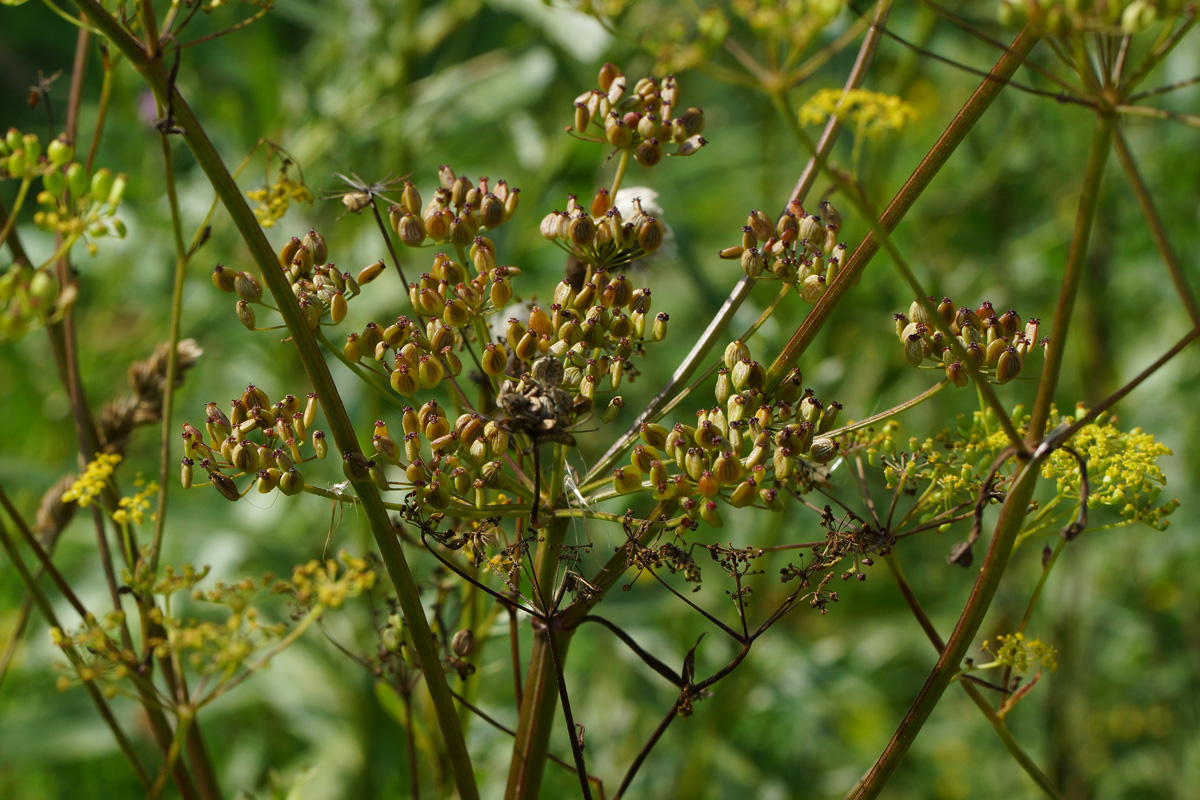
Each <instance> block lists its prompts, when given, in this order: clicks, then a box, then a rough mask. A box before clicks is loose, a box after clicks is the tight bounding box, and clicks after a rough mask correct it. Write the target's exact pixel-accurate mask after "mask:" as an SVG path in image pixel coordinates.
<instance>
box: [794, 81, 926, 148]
mask: <svg viewBox="0 0 1200 800" xmlns="http://www.w3.org/2000/svg"><path fill="white" fill-rule="evenodd" d="M832 116H837V117H841V119H842V120H843V121H844V122H847V123H849V124H850V125H853V126H854V129H855V131H856V132H857V133H860V134H863V135H865V136H866V137H867V138H869V139H878V138H879V137H880V136H882V135H883V134H884V133H887V132H888V131H899V130H901V129H903V128H904V126H905V125H907V124H908V123H910V122H914V121H916V119H917V110H916V109H915V108H913V107H912V106H911V105H909V104H908V103H906V102H904V101H903V100H901V99H900V98H899V97H897V96H895V95H890V94H882V93H880V92H872V91H870V90H867V89H851V90H850V91H848V92H846V93H845V94H844V95H843V93H842V90H841V89H821V90H820V91H819V92H817V93H816V94H815V95H813V96H812V97H810V98H809V99H808V102H806V103H805V104H804V105H803V106H802V107H801V108H800V124H801V125H824V124H825V122H826V120H828V119H829V118H830V117H832Z"/></svg>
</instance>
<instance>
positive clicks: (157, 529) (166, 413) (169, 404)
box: [150, 136, 188, 573]
mask: <svg viewBox="0 0 1200 800" xmlns="http://www.w3.org/2000/svg"><path fill="white" fill-rule="evenodd" d="M159 139H160V140H161V143H162V154H163V180H164V182H165V184H166V189H167V205H168V207H169V208H170V210H171V232H172V234H173V235H174V240H175V279H174V285H173V287H172V289H171V322H170V329H169V333H168V334H167V343H168V346H169V349H168V352H167V372H166V375H165V376H164V378H163V398H162V438H161V440H160V442H159V454H158V458H159V473H158V509H157V513H156V514H155V519H154V534H153V537H152V538H151V542H152V544H151V549H150V571H151V572H152V573H157V572H158V558H159V554H160V553H161V551H162V538H163V532H164V531H165V530H166V520H167V493H168V489H169V487H170V485H171V483H172V482H171V481H170V480H169V479H168V476H167V469H168V466H169V464H170V461H171V441H172V439H173V438H174V437H173V429H172V427H171V415H172V414H173V413H174V410H175V376H176V375H177V374H178V371H179V351H178V347H179V327H180V323H181V321H182V318H183V282H184V278H185V277H186V276H187V266H188V252H187V249H186V248H185V246H184V244H183V219H182V217H181V216H180V214H179V194H178V192H177V191H176V186H175V165H174V163H173V161H172V158H171V143H170V141H169V140H168V138H167V137H166V136H160V137H159Z"/></svg>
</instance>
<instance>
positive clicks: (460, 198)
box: [388, 164, 521, 247]
mask: <svg viewBox="0 0 1200 800" xmlns="http://www.w3.org/2000/svg"><path fill="white" fill-rule="evenodd" d="M438 181H439V183H440V186H439V187H438V189H437V191H435V192H434V195H433V199H432V200H430V201H429V203H428V204H426V205H424V206H422V205H421V193H420V192H419V191H418V190H417V187H416V185H415V184H414V183H413V182H412V181H405V183H404V187H403V189H402V190H401V194H400V202H399V203H395V204H393V205H392V206H391V207H389V208H388V218H389V219H390V220H391V223H392V229H393V230H395V231H396V235H397V236H399V237H400V241H402V242H404V243H405V244H406V245H408V246H409V247H420V246H421V245H422V244H424V243H425V242H426V240H428V241H430V242H433V243H434V244H441V243H444V242H449V243H450V244H453V245H455V246H456V247H466V246H467V245H468V244H470V243H471V241H472V240H473V239H474V238H475V237H476V236H478V235H479V234H481V233H483V232H484V231H492V230H495V229H496V228H498V227H499V226H500V225H502V224H504V223H505V222H507V221H508V220H509V219H510V218H511V217H512V215H513V212H514V211H516V209H517V203H518V201H519V198H520V194H521V190H520V189H514V188H509V186H508V183H507V182H505V181H497V182H496V185H495V187H494V188H489V187H488V179H487V178H486V177H481V178H480V179H479V180H478V182H472V181H471V180H469V179H468V178H465V177H462V176H458V177H456V176H455V174H454V170H452V169H451V168H450V167H448V166H446V165H445V164H443V165H442V166H441V167H440V168H439V169H438Z"/></svg>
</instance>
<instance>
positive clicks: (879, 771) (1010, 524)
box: [852, 458, 1041, 800]
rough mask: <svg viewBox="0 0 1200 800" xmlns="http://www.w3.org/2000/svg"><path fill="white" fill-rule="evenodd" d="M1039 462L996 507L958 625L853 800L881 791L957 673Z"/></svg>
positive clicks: (997, 579) (996, 579)
mask: <svg viewBox="0 0 1200 800" xmlns="http://www.w3.org/2000/svg"><path fill="white" fill-rule="evenodd" d="M1040 465H1041V460H1040V459H1039V458H1034V459H1030V460H1029V462H1028V463H1027V464H1026V465H1025V468H1024V470H1023V471H1022V472H1021V474H1020V476H1019V477H1018V478H1017V480H1016V482H1015V483H1014V485H1013V487H1012V489H1011V490H1010V491H1009V492H1008V496H1007V497H1006V498H1005V501H1004V505H1003V506H1002V507H1001V509H1000V518H999V519H998V520H997V521H996V528H995V532H994V533H993V534H992V542H991V545H990V546H989V547H988V552H987V557H986V558H985V559H984V562H983V566H982V568H981V569H980V570H979V577H978V578H976V580H975V585H974V586H973V587H972V588H971V595H970V597H969V598H968V599H967V604H966V606H965V607H964V608H963V611H962V615H961V616H960V617H959V619H958V624H956V625H955V626H954V632H953V633H951V634H950V640H949V641H948V642H947V643H946V646H945V647H944V648H943V649H942V652H941V655H940V656H939V658H938V660H937V663H936V665H935V666H934V668H933V671H932V672H930V674H929V677H928V678H927V679H926V680H925V685H924V686H922V687H921V691H920V692H919V693H918V694H917V699H916V700H914V701H913V704H912V706H911V707H910V708H909V710H908V713H907V714H905V716H904V720H903V721H902V722H901V723H900V727H899V728H897V729H896V732H895V734H893V735H892V738H891V741H889V742H888V744H887V746H886V747H885V748H884V750H883V752H882V753H881V754H880V756H879V758H878V759H877V760H876V761H875V763H874V764H873V765H872V766H871V769H870V771H868V772H867V774H866V775H865V776H864V777H863V779H862V781H861V782H860V783H859V785H858V786H857V787H856V788H855V790H854V791H853V794H852V796H853V797H854V799H855V800H868V798H873V797H878V796H879V793H880V792H881V791H883V787H884V786H885V785H886V784H887V782H888V780H889V779H890V778H891V776H892V773H894V772H895V771H896V768H897V767H898V766H899V765H900V761H901V760H902V759H903V758H904V755H905V753H907V752H908V748H909V747H910V746H911V745H912V743H913V741H914V740H915V739H916V737H917V734H918V733H919V732H920V730H921V727H922V726H923V725H924V724H925V721H926V720H927V719H928V718H929V714H930V713H931V712H932V711H933V708H934V706H935V705H937V703H938V701H939V700H941V697H942V694H943V693H945V691H946V687H948V686H949V685H950V682H951V681H952V680H953V679H954V677H955V675H957V674H958V669H959V665H960V664H961V663H962V660H963V657H964V656H965V655H966V654H967V650H968V649H969V648H970V646H971V642H972V640H973V639H974V637H975V634H976V633H977V632H978V630H979V626H980V625H981V624H982V623H983V618H984V615H986V614H987V611H988V608H989V607H990V606H991V602H992V598H993V597H995V595H996V589H997V588H998V587H999V585H1000V578H1001V576H1003V574H1004V569H1005V567H1007V566H1008V558H1009V556H1010V555H1011V553H1012V547H1013V543H1014V542H1015V541H1016V538H1017V533H1019V532H1020V530H1021V525H1022V523H1023V522H1024V520H1025V515H1026V514H1027V513H1028V507H1029V501H1030V500H1031V499H1032V498H1033V490H1034V487H1035V486H1036V485H1037V480H1038V469H1039V467H1040Z"/></svg>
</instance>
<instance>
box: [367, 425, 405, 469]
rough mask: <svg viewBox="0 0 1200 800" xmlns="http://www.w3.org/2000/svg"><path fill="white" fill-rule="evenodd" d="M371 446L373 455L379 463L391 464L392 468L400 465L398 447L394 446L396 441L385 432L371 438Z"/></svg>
mask: <svg viewBox="0 0 1200 800" xmlns="http://www.w3.org/2000/svg"><path fill="white" fill-rule="evenodd" d="M371 444H372V445H373V446H374V448H375V455H376V457H377V458H378V459H379V460H380V461H383V462H384V463H387V464H392V465H393V466H395V465H397V464H399V463H400V445H398V444H396V440H395V439H393V438H392V437H390V436H388V435H387V433H386V431H385V432H384V433H382V434H376V435H374V436H372V437H371Z"/></svg>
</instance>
